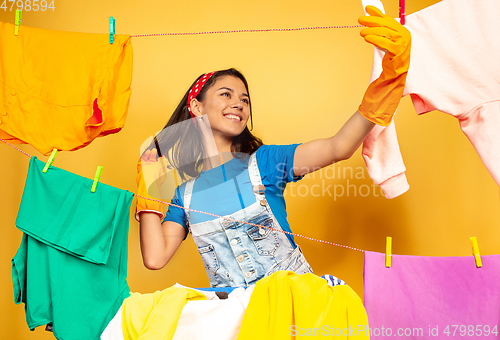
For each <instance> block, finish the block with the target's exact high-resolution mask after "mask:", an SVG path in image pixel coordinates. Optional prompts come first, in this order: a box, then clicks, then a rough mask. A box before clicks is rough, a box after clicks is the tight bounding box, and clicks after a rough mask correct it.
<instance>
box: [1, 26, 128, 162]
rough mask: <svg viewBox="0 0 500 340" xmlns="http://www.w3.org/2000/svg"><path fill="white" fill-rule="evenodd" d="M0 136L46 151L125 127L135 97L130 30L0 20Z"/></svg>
mask: <svg viewBox="0 0 500 340" xmlns="http://www.w3.org/2000/svg"><path fill="white" fill-rule="evenodd" d="M0 65H2V66H1V72H0V138H2V139H5V140H8V141H9V142H11V143H28V144H31V145H33V146H34V147H35V148H36V149H37V150H38V151H40V152H41V153H43V154H45V155H48V154H50V153H51V151H52V149H54V148H56V149H58V150H76V149H79V148H82V147H84V146H86V145H87V144H89V143H90V142H91V141H92V140H94V139H95V138H96V137H98V136H105V135H108V134H111V133H116V132H118V131H120V130H121V128H122V127H123V125H124V124H125V119H126V115H127V110H128V104H129V100H130V94H131V89H130V84H131V82H132V44H131V43H130V36H126V35H115V40H114V43H113V44H110V43H109V34H90V33H73V32H61V31H52V30H46V29H40V28H32V27H27V26H22V27H21V29H20V30H19V35H18V36H15V35H14V25H11V24H7V23H0Z"/></svg>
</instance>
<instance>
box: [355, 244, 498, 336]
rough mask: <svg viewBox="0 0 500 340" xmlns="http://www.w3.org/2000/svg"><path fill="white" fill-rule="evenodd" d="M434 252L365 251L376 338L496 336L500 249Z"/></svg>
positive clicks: (367, 301) (366, 296)
mask: <svg viewBox="0 0 500 340" xmlns="http://www.w3.org/2000/svg"><path fill="white" fill-rule="evenodd" d="M481 260H482V263H483V266H482V267H481V268H477V267H476V263H475V260H474V257H473V256H465V257H431V256H407V255H392V265H391V267H390V268H386V267H385V254H383V253H374V252H369V251H365V267H364V287H365V292H364V300H365V308H366V312H367V314H368V320H369V322H370V331H371V334H372V335H373V337H374V338H375V337H376V339H394V338H398V339H399V338H404V339H419V340H420V339H465V338H467V339H497V335H498V332H499V331H500V329H499V327H500V321H499V320H500V255H488V256H481Z"/></svg>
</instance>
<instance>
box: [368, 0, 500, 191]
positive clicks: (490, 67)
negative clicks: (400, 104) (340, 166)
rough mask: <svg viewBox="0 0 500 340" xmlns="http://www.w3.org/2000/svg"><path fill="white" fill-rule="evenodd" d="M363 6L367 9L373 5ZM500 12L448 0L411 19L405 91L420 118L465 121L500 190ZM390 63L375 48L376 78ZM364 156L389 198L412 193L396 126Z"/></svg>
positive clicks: (488, 4) (496, 5)
mask: <svg viewBox="0 0 500 340" xmlns="http://www.w3.org/2000/svg"><path fill="white" fill-rule="evenodd" d="M362 2H363V6H365V5H368V4H373V1H369V0H363V1H362ZM377 2H378V1H377ZM379 8H380V5H379ZM380 9H382V10H383V8H380ZM499 14H500V2H499V1H497V0H481V1H475V0H443V1H441V2H439V3H437V4H435V5H432V6H430V7H427V8H424V9H423V10H421V11H418V12H416V13H413V14H411V15H408V16H407V17H406V25H405V26H406V28H408V30H410V32H411V34H412V51H411V62H410V69H409V71H408V78H407V80H406V87H405V91H404V93H403V95H410V97H411V100H412V102H413V105H414V106H415V109H416V111H417V113H418V114H423V113H426V112H429V111H432V110H440V111H442V112H445V113H448V114H450V115H452V116H454V117H455V118H457V119H458V121H459V123H460V127H461V129H462V131H463V132H464V133H465V135H466V136H467V138H468V139H469V140H470V142H471V143H472V145H473V146H474V148H475V150H476V151H477V153H478V155H479V157H480V158H481V160H482V162H483V163H484V165H485V166H486V168H487V169H488V171H489V172H490V174H491V175H492V177H493V179H494V180H495V182H496V183H497V184H498V185H500V136H499V134H498V130H499V129H500V82H499V79H500V63H499V62H498V56H500V40H499V39H498V32H499V31H500V22H499V21H498V15H499ZM382 57H383V53H382V52H381V51H378V50H375V53H374V61H373V70H372V79H373V78H374V77H376V75H377V72H379V70H380V67H381V66H380V65H381V61H382ZM363 157H364V159H365V162H366V165H367V168H368V172H369V173H370V176H371V177H372V179H373V180H374V182H375V183H377V184H379V185H380V186H381V188H382V190H383V191H384V193H385V194H386V196H387V197H388V198H392V197H396V196H398V195H401V194H402V193H404V192H405V191H406V190H408V188H409V186H408V183H407V180H406V176H405V174H404V172H405V170H406V169H405V166H404V164H403V160H402V157H401V152H400V150H399V145H398V141H397V136H396V130H395V128H394V125H393V124H391V125H390V126H389V127H388V128H384V127H375V128H374V129H373V131H372V132H371V133H370V134H369V135H368V137H367V138H366V140H365V141H364V144H363Z"/></svg>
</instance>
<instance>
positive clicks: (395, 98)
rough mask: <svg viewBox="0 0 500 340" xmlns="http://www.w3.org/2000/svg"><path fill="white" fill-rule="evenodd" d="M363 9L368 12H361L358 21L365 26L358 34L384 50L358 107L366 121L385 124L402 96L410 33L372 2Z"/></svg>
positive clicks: (388, 122)
mask: <svg viewBox="0 0 500 340" xmlns="http://www.w3.org/2000/svg"><path fill="white" fill-rule="evenodd" d="M366 12H367V13H368V14H370V16H363V17H361V18H359V20H358V22H359V23H360V24H362V25H365V26H368V27H367V28H364V29H362V30H361V32H360V34H361V36H362V37H364V38H365V40H366V41H367V42H369V43H371V44H373V45H375V46H377V47H378V48H381V49H383V50H386V53H385V56H384V58H383V59H382V73H381V74H380V76H379V77H378V78H377V79H375V80H374V81H373V82H372V83H371V84H370V85H369V86H368V89H367V90H366V92H365V95H364V97H363V101H362V102H361V105H360V106H359V109H358V110H359V112H360V113H361V114H362V115H363V116H364V117H365V118H366V119H368V120H369V121H371V122H373V123H375V124H378V125H382V126H387V125H389V124H390V123H391V120H392V116H393V115H394V113H395V112H396V109H397V107H398V105H399V101H400V100H401V97H402V96H403V90H404V88H405V84H406V76H407V74H408V68H409V67H410V54H411V53H410V50H411V48H410V47H411V34H410V31H408V30H407V29H406V28H405V27H404V26H402V25H401V24H400V23H399V22H397V21H396V20H394V19H393V18H391V17H390V16H388V15H386V14H383V13H382V12H380V10H379V9H378V8H376V7H374V6H366Z"/></svg>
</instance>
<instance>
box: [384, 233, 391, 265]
mask: <svg viewBox="0 0 500 340" xmlns="http://www.w3.org/2000/svg"><path fill="white" fill-rule="evenodd" d="M391 264H392V237H390V236H387V238H386V239H385V266H386V267H387V268H391Z"/></svg>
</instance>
